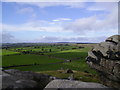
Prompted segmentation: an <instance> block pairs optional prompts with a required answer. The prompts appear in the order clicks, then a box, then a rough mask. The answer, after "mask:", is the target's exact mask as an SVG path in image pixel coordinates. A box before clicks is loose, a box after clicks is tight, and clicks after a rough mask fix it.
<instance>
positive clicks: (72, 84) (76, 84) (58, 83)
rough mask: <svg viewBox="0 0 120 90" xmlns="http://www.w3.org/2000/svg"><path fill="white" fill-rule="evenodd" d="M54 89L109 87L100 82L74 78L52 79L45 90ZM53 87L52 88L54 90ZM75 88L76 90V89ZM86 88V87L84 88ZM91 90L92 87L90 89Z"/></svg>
mask: <svg viewBox="0 0 120 90" xmlns="http://www.w3.org/2000/svg"><path fill="white" fill-rule="evenodd" d="M50 88H52V89H54V90H58V89H60V90H66V88H68V89H67V90H69V89H70V90H71V89H73V90H74V89H75V88H76V89H77V90H78V89H80V88H88V89H89V88H92V90H93V88H94V89H95V88H103V89H104V88H106V89H107V88H108V87H106V86H104V85H102V84H99V83H90V82H82V81H74V80H53V81H51V82H50V83H49V84H48V85H47V86H46V87H45V89H44V90H48V89H50ZM52 89H51V90H52ZM76 89H75V90H76ZM81 90H82V89H81ZM83 90H84V89H83ZM89 90H91V89H89Z"/></svg>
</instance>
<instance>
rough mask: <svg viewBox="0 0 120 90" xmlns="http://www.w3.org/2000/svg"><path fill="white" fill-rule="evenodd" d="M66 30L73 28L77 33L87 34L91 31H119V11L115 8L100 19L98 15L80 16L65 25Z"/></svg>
mask: <svg viewBox="0 0 120 90" xmlns="http://www.w3.org/2000/svg"><path fill="white" fill-rule="evenodd" d="M64 28H65V30H71V31H73V32H75V33H79V34H85V33H89V32H91V31H94V32H96V33H97V32H101V31H104V32H108V33H112V32H113V30H114V32H116V33H117V32H118V11H117V9H116V10H113V11H112V12H111V13H110V14H108V15H107V16H106V18H104V19H99V17H98V16H91V17H86V18H80V19H77V20H75V21H74V22H70V23H68V24H66V25H65V26H64ZM116 33H115V34H116Z"/></svg>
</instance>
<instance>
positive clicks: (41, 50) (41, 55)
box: [2, 44, 99, 82]
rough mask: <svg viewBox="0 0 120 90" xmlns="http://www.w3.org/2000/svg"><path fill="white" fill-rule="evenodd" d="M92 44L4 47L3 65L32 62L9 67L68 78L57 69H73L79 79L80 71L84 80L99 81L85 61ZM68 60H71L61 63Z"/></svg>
mask: <svg viewBox="0 0 120 90" xmlns="http://www.w3.org/2000/svg"><path fill="white" fill-rule="evenodd" d="M92 46H93V45H89V44H85V46H84V45H83V44H82V45H79V44H77V45H76V44H75V45H74V44H72V45H67V46H65V45H62V46H61V45H45V46H36V47H34V46H32V47H12V48H9V49H7V50H5V49H3V53H2V65H3V66H4V67H6V66H17V65H29V64H32V65H31V66H19V67H11V68H9V69H19V70H22V71H34V72H40V73H45V74H49V75H52V76H56V77H59V78H67V77H68V75H67V74H60V73H59V72H57V70H61V69H62V70H66V69H72V70H74V71H76V72H77V73H76V74H75V77H76V78H77V79H78V78H79V75H78V73H79V74H80V73H81V76H80V77H82V78H83V79H82V81H92V82H99V80H98V79H96V77H94V78H93V76H94V75H97V73H96V71H94V70H92V69H91V68H90V67H89V66H88V65H87V64H86V61H85V58H86V57H87V53H88V51H89V50H90V49H91V48H92ZM81 47H84V48H81ZM23 52H27V53H23ZM33 52H34V53H33ZM17 54H18V55H17ZM66 60H71V62H64V63H61V62H63V61H66ZM55 63H56V64H55ZM37 64H40V65H37ZM7 69H8V68H7ZM86 71H87V72H88V73H89V74H91V75H93V76H91V77H89V74H88V76H84V74H83V73H85V72H86ZM79 80H81V79H79Z"/></svg>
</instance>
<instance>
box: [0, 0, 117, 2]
mask: <svg viewBox="0 0 120 90" xmlns="http://www.w3.org/2000/svg"><path fill="white" fill-rule="evenodd" d="M1 1H3V2H118V1H119V0H1Z"/></svg>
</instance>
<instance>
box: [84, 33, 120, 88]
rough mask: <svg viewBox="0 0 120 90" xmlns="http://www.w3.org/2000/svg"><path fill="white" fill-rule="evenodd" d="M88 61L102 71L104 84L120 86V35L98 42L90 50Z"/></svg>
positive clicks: (101, 75)
mask: <svg viewBox="0 0 120 90" xmlns="http://www.w3.org/2000/svg"><path fill="white" fill-rule="evenodd" d="M86 61H87V63H88V64H89V66H90V67H91V68H94V69H96V70H97V71H98V72H99V73H100V77H101V80H102V83H103V84H105V85H107V86H111V87H115V88H120V35H114V36H111V37H109V38H108V39H106V40H105V42H101V43H100V44H97V45H96V46H95V47H94V48H93V49H92V50H91V51H89V52H88V57H87V58H86Z"/></svg>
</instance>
